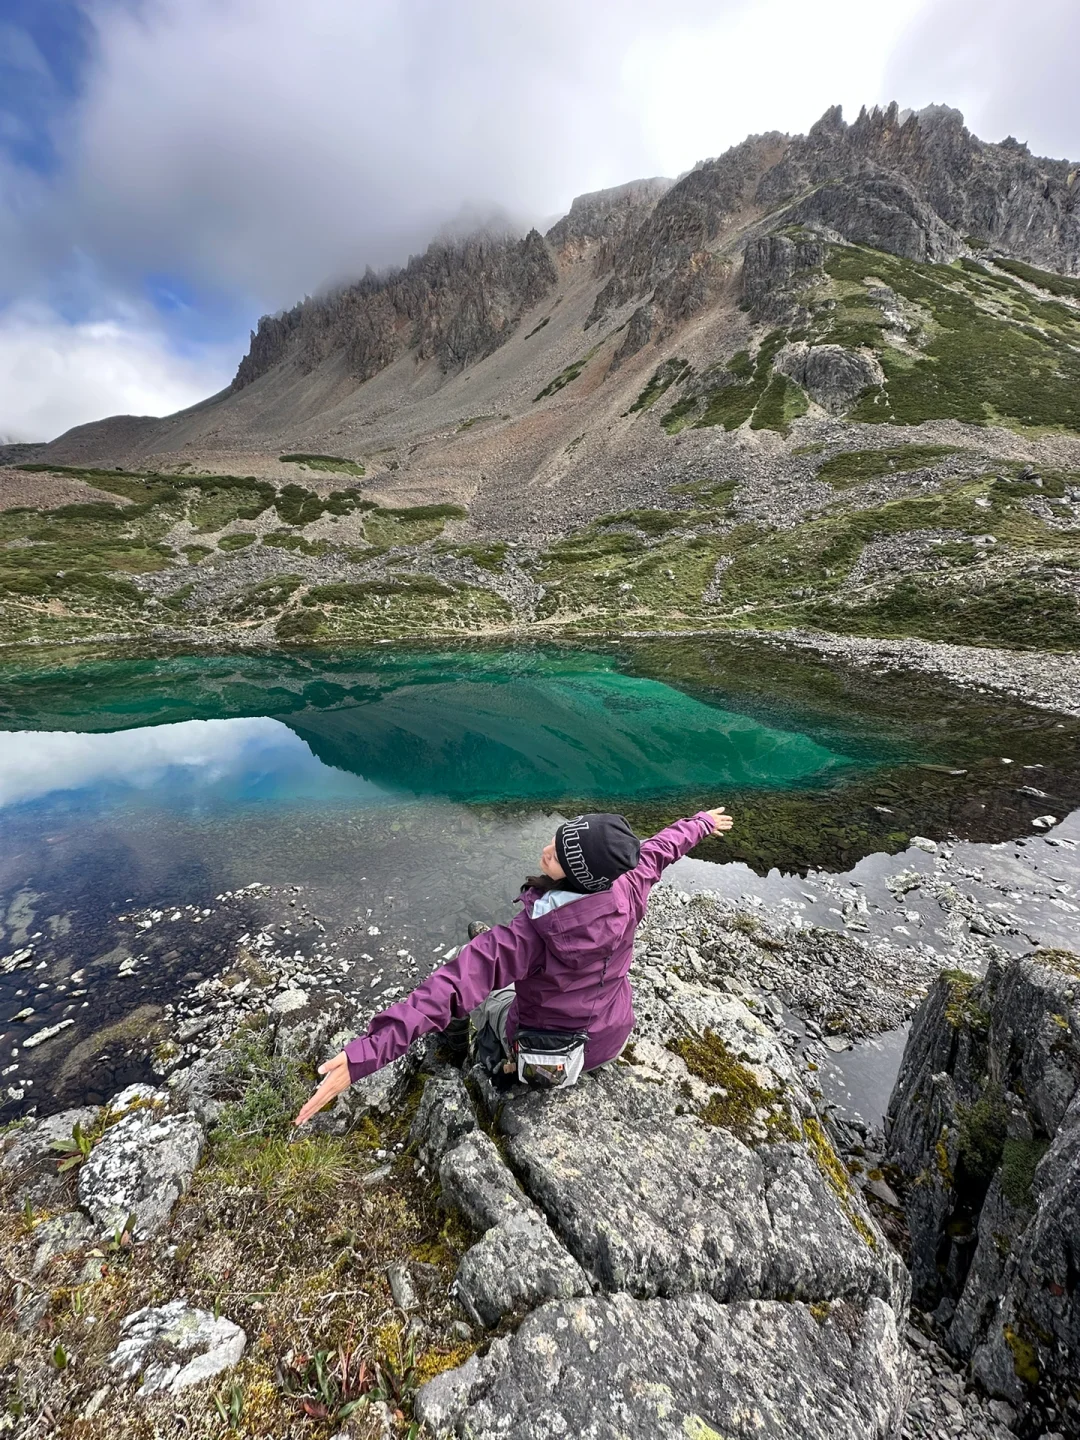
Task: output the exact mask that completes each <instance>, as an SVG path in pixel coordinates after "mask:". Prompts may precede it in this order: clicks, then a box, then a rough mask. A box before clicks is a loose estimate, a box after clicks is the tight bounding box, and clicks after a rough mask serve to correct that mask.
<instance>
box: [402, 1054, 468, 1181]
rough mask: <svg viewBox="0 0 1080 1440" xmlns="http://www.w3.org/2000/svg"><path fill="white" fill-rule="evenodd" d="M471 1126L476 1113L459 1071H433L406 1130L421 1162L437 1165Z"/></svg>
mask: <svg viewBox="0 0 1080 1440" xmlns="http://www.w3.org/2000/svg"><path fill="white" fill-rule="evenodd" d="M475 1129H476V1115H475V1113H474V1111H473V1107H472V1101H471V1100H470V1099H469V1092H468V1091H467V1090H466V1089H465V1082H464V1081H463V1080H462V1078H461V1072H460V1071H459V1070H452V1071H450V1072H449V1073H448V1074H445V1075H433V1076H432V1077H431V1079H430V1080H429V1081H428V1082H427V1084H426V1085H425V1086H424V1093H423V1095H422V1096H421V1097H420V1104H419V1105H418V1106H417V1109H416V1116H415V1118H414V1119H413V1123H412V1128H411V1130H410V1131H409V1139H410V1141H411V1142H412V1143H413V1144H415V1145H416V1146H417V1153H418V1154H419V1156H420V1159H421V1160H422V1162H423V1163H424V1164H425V1165H427V1166H429V1167H431V1166H435V1165H437V1164H438V1163H439V1161H440V1160H441V1159H442V1157H443V1155H445V1154H446V1152H447V1151H448V1150H452V1149H453V1148H454V1146H455V1145H456V1144H457V1143H458V1141H459V1140H461V1139H463V1137H464V1136H465V1135H467V1134H468V1133H469V1131H470V1130H475Z"/></svg>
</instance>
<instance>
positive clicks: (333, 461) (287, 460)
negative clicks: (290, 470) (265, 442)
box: [278, 454, 365, 476]
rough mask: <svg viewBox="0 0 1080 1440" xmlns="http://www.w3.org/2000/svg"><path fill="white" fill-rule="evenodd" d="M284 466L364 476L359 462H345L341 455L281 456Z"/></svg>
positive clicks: (279, 457)
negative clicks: (297, 466)
mask: <svg viewBox="0 0 1080 1440" xmlns="http://www.w3.org/2000/svg"><path fill="white" fill-rule="evenodd" d="M278 459H279V460H280V461H281V463H282V464H283V465H303V466H305V467H306V468H307V469H308V470H330V471H332V472H333V473H335V474H338V475H357V476H360V475H363V474H364V473H365V471H364V467H363V465H362V464H361V463H360V461H359V460H343V459H342V457H341V456H340V455H303V454H298V455H279V456H278Z"/></svg>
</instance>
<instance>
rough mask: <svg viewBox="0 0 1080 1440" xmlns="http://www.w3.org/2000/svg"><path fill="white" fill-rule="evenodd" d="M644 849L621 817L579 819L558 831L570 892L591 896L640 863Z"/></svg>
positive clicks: (559, 851) (559, 853)
mask: <svg viewBox="0 0 1080 1440" xmlns="http://www.w3.org/2000/svg"><path fill="white" fill-rule="evenodd" d="M640 853H641V846H640V844H639V843H638V838H637V836H636V835H635V834H634V832H633V831H632V830H631V829H630V826H629V825H628V824H627V823H626V820H625V819H624V818H623V816H622V815H579V816H578V817H577V819H576V820H568V821H567V822H566V824H565V825H560V826H559V828H558V830H556V831H555V855H556V858H557V859H558V862H559V864H560V865H561V866H562V868H563V870H564V871H565V872H566V884H567V887H568V888H569V889H571V890H580V891H582V892H583V893H584V894H586V895H590V894H592V893H593V891H596V890H610V889H611V884H612V881H614V880H617V879H618V878H619V876H620V875H625V874H626V872H627V870H632V869H633V868H634V866H635V865H636V864H637V863H638V856H639V855H640Z"/></svg>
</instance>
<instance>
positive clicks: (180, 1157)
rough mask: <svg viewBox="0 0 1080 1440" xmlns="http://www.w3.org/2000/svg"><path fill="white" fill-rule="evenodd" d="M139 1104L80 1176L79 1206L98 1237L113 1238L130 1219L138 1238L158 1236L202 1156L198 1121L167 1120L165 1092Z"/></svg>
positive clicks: (202, 1133) (153, 1093)
mask: <svg viewBox="0 0 1080 1440" xmlns="http://www.w3.org/2000/svg"><path fill="white" fill-rule="evenodd" d="M128 1095H129V1092H127V1091H125V1092H124V1096H120V1097H117V1099H118V1100H123V1099H124V1098H125V1097H127V1096H128ZM138 1098H139V1099H140V1101H141V1103H140V1104H139V1105H138V1106H137V1107H136V1108H133V1109H129V1111H128V1113H127V1114H126V1115H125V1116H124V1117H123V1119H121V1120H119V1121H117V1123H116V1124H115V1125H112V1126H110V1128H109V1129H108V1130H106V1132H105V1134H104V1136H103V1137H102V1138H101V1140H99V1141H98V1143H97V1145H95V1147H94V1149H93V1150H92V1151H91V1152H90V1156H89V1158H88V1159H87V1160H86V1161H85V1163H84V1164H83V1166H82V1167H81V1169H80V1170H79V1203H80V1204H81V1205H82V1206H83V1208H84V1209H85V1210H86V1211H87V1212H88V1214H89V1215H90V1217H91V1219H92V1220H93V1221H94V1223H95V1225H96V1226H97V1229H98V1233H99V1234H111V1233H112V1232H113V1231H115V1230H116V1229H118V1228H120V1227H122V1226H123V1225H124V1224H125V1222H126V1221H127V1218H128V1216H129V1215H134V1216H135V1226H134V1229H135V1234H136V1235H137V1236H139V1237H140V1238H141V1237H145V1236H148V1235H154V1234H157V1232H158V1231H160V1230H162V1229H163V1228H164V1227H165V1225H166V1224H167V1223H168V1220H169V1216H170V1215H171V1214H172V1211H173V1207H174V1206H175V1205H176V1202H177V1201H178V1200H179V1199H180V1196H181V1195H183V1194H184V1193H185V1191H186V1190H187V1188H188V1186H189V1185H190V1184H191V1177H192V1174H193V1173H194V1170H195V1167H196V1165H197V1164H198V1163H199V1158H200V1156H201V1155H202V1150H203V1145H204V1143H205V1140H206V1132H205V1131H204V1130H203V1127H202V1125H201V1124H200V1123H199V1121H198V1120H196V1119H195V1118H194V1116H192V1115H167V1114H163V1113H162V1109H163V1107H164V1105H165V1103H166V1101H167V1098H168V1097H167V1096H166V1095H165V1094H164V1093H163V1092H161V1091H146V1093H145V1095H144V1096H140V1097H138ZM113 1104H114V1105H116V1104H117V1101H114V1102H113Z"/></svg>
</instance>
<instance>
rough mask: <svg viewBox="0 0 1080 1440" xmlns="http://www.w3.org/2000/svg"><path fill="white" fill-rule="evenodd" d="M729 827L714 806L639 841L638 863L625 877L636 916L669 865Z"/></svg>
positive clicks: (725, 816)
mask: <svg viewBox="0 0 1080 1440" xmlns="http://www.w3.org/2000/svg"><path fill="white" fill-rule="evenodd" d="M731 825H732V820H731V816H730V815H728V814H726V813H725V811H724V807H723V806H722V805H718V806H717V807H716V808H715V809H714V810H699V811H698V813H697V814H696V815H692V816H691V817H690V818H689V819H688V820H676V821H675V824H674V825H669V826H667V828H666V829H664V830H661V831H659V833H658V834H656V835H654V836H653V837H652V838H651V839H650V840H645V841H643V842H642V846H641V855H640V856H639V858H638V863H637V864H636V865H635V866H634V868H633V870H629V871H627V874H626V877H625V878H626V881H627V884H628V885H629V887H630V891H631V894H632V895H633V896H634V898H635V900H636V901H637V904H638V906H639V909H640V913H641V914H644V913H645V905H646V902H647V901H648V898H649V891H650V890H651V889H652V887H653V886H654V885H655V884H656V882H657V880H659V879H660V876H661V875H662V874H663V872H664V871H665V870H666V869H667V867H668V866H669V865H673V864H674V863H675V861H676V860H681V859H682V857H683V856H684V855H685V854H686V853H687V852H688V851H690V850H692V849H693V848H694V846H695V845H696V844H697V843H698V841H699V840H704V838H705V836H706V835H714V834H719V833H720V832H721V831H725V830H730V829H731Z"/></svg>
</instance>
